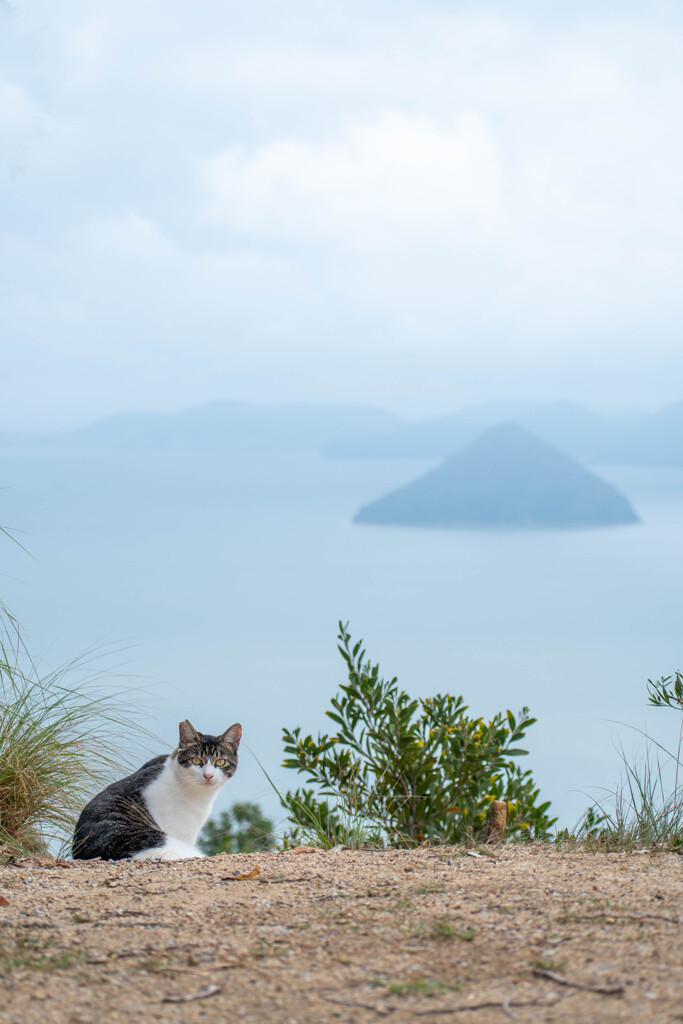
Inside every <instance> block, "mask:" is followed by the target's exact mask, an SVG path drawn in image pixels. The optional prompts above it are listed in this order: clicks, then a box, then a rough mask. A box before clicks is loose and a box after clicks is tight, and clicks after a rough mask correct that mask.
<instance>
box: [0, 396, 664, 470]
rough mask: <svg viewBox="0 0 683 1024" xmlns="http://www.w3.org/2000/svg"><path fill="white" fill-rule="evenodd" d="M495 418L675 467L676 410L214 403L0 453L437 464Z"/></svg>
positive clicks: (602, 455)
mask: <svg viewBox="0 0 683 1024" xmlns="http://www.w3.org/2000/svg"><path fill="white" fill-rule="evenodd" d="M501 420H506V421H508V422H513V423H516V424H517V425H518V426H521V427H523V428H524V429H526V430H528V431H529V432H530V433H532V434H534V435H535V436H536V437H538V438H539V439H540V440H543V441H546V442H547V443H549V444H552V445H554V446H556V447H557V448H559V449H561V450H562V451H564V452H566V453H567V454H569V455H572V456H573V457H574V458H577V459H579V460H581V461H583V462H587V463H591V464H595V465H626V466H628V465H632V466H638V465H640V466H683V402H679V403H675V404H673V405H669V406H666V407H665V408H663V409H660V410H658V411H657V412H655V413H649V414H642V415H629V416H621V417H616V416H613V417H608V416H602V415H599V414H597V413H595V412H592V411H591V410H590V409H587V408H585V407H584V406H582V405H580V404H579V403H575V402H558V403H552V404H548V405H541V406H536V407H529V406H528V405H523V404H520V403H514V404H513V403H503V404H501V403H489V404H487V405H484V406H479V407H476V408H472V409H464V410H462V411H461V412H459V413H454V414H452V415H449V416H441V417H438V418H434V419H427V420H418V421H416V422H407V421H406V420H405V419H401V417H400V416H398V415H395V414H393V413H390V412H386V411H384V410H381V409H376V408H368V407H364V406H353V405H350V406H319V405H314V404H310V405H309V404H288V405H287V404H285V405H279V406H260V405H253V404H249V403H242V402H214V403H212V404H210V405H204V406H197V407H192V408H189V409H185V410H182V411H180V412H174V413H145V412H141V413H121V414H118V415H115V416H109V417H107V418H105V419H102V420H98V421H96V422H94V423H91V424H88V425H86V426H84V427H81V428H79V429H78V430H73V431H69V432H67V433H55V434H50V435H44V436H39V437H38V436H29V435H27V434H25V433H23V434H21V435H19V434H17V435H8V434H4V435H2V436H0V445H2V446H3V447H5V448H13V447H15V448H17V447H22V446H34V445H42V446H53V445H59V446H66V447H72V446H73V447H81V448H88V447H89V448H93V449H97V448H108V449H115V448H119V449H122V450H126V449H130V450H144V449H147V450H168V449H180V450H182V449H185V450H198V451H221V450H245V451H254V452H257V451H259V450H292V451H321V452H322V453H323V455H325V456H327V457H329V458H349V459H359V458H360V459H364V458H375V459H393V458H405V459H410V458H415V459H435V460H436V459H443V458H446V457H447V456H449V455H452V454H454V453H455V452H457V451H460V450H461V449H462V448H463V447H464V446H465V445H467V444H469V443H470V442H471V441H473V440H474V439H475V438H476V437H477V436H478V435H479V434H480V433H481V431H482V430H485V429H487V428H489V427H491V426H494V425H495V424H496V423H500V422H501Z"/></svg>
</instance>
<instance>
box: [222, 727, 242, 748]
mask: <svg viewBox="0 0 683 1024" xmlns="http://www.w3.org/2000/svg"><path fill="white" fill-rule="evenodd" d="M241 739H242V726H241V725H240V724H239V722H235V724H234V725H231V726H230V728H229V729H226V730H225V732H224V733H223V735H222V736H221V743H225V745H226V747H232V748H233V750H237V748H238V747H239V745H240V740H241Z"/></svg>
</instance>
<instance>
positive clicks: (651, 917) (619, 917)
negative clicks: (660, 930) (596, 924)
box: [559, 913, 680, 924]
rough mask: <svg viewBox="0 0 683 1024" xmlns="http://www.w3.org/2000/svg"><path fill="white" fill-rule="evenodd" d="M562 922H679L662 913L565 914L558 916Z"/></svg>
mask: <svg viewBox="0 0 683 1024" xmlns="http://www.w3.org/2000/svg"><path fill="white" fill-rule="evenodd" d="M559 920H560V921H562V922H563V923H565V924H566V923H567V922H569V921H605V920H609V921H668V922H669V924H680V920H679V919H678V918H677V917H666V916H665V915H664V914H608V913H605V914H566V915H565V916H564V917H560V918H559Z"/></svg>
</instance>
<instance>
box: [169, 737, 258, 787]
mask: <svg viewBox="0 0 683 1024" xmlns="http://www.w3.org/2000/svg"><path fill="white" fill-rule="evenodd" d="M241 739H242V726H241V725H239V724H238V723H236V724H235V725H231V726H230V728H229V729H226V730H225V732H224V733H222V735H220V736H209V735H207V734H206V733H202V732H197V730H196V729H195V728H194V726H193V725H192V724H191V723H190V722H188V721H184V722H181V723H180V742H179V744H178V749H177V750H175V751H174V752H173V755H172V756H173V758H174V760H175V763H176V769H177V771H178V772H179V774H180V777H181V778H182V780H183V782H186V783H187V784H188V785H192V786H201V787H202V788H204V789H210V788H212V789H218V788H219V787H220V786H223V785H224V784H225V783H226V782H227V781H228V779H229V778H231V776H233V775H234V774H235V770H236V768H237V748H238V747H239V745H240V740H241Z"/></svg>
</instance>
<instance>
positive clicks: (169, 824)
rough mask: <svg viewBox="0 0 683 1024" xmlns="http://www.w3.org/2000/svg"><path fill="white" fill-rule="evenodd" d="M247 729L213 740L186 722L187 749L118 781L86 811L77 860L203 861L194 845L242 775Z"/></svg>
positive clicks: (181, 746)
mask: <svg viewBox="0 0 683 1024" xmlns="http://www.w3.org/2000/svg"><path fill="white" fill-rule="evenodd" d="M241 738H242V726H241V725H238V724H236V725H231V726H230V728H229V729H226V731H225V732H224V733H223V734H222V736H207V735H204V734H203V733H201V732H197V730H196V729H194V727H193V726H192V725H191V724H190V723H189V722H187V721H185V722H181V723H180V743H179V744H178V747H177V749H176V750H174V751H173V753H172V754H162V755H161V756H160V757H155V758H153V759H152V760H151V761H148V762H147V764H143V766H142V768H139V769H138V770H137V771H136V772H133V774H132V775H128V776H127V777H126V778H125V779H121V780H120V781H119V782H114V783H112V785H111V786H107V788H106V789H104V790H102V792H101V793H98V794H97V796H96V797H94V798H93V799H92V800H91V801H90V803H89V804H88V805H87V806H86V807H85V808H84V809H83V811H82V812H81V816H80V818H79V819H78V823H77V825H76V831H75V833H74V839H73V855H74V858H75V859H77V860H92V859H93V858H94V857H101V858H102V859H103V860H123V859H124V858H130V859H131V860H180V859H182V858H183V857H202V856H203V854H202V853H200V851H199V850H198V849H197V848H196V846H195V842H196V839H197V835H198V834H199V830H200V829H201V827H202V825H203V824H204V822H205V821H206V819H207V818H208V816H209V813H210V811H211V805H212V804H213V802H214V800H215V798H216V795H217V793H218V790H219V789H220V788H221V787H222V786H224V785H225V783H226V782H227V781H228V779H229V778H231V777H232V776H233V775H234V774H235V770H236V768H237V748H238V747H239V743H240V739H241Z"/></svg>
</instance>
